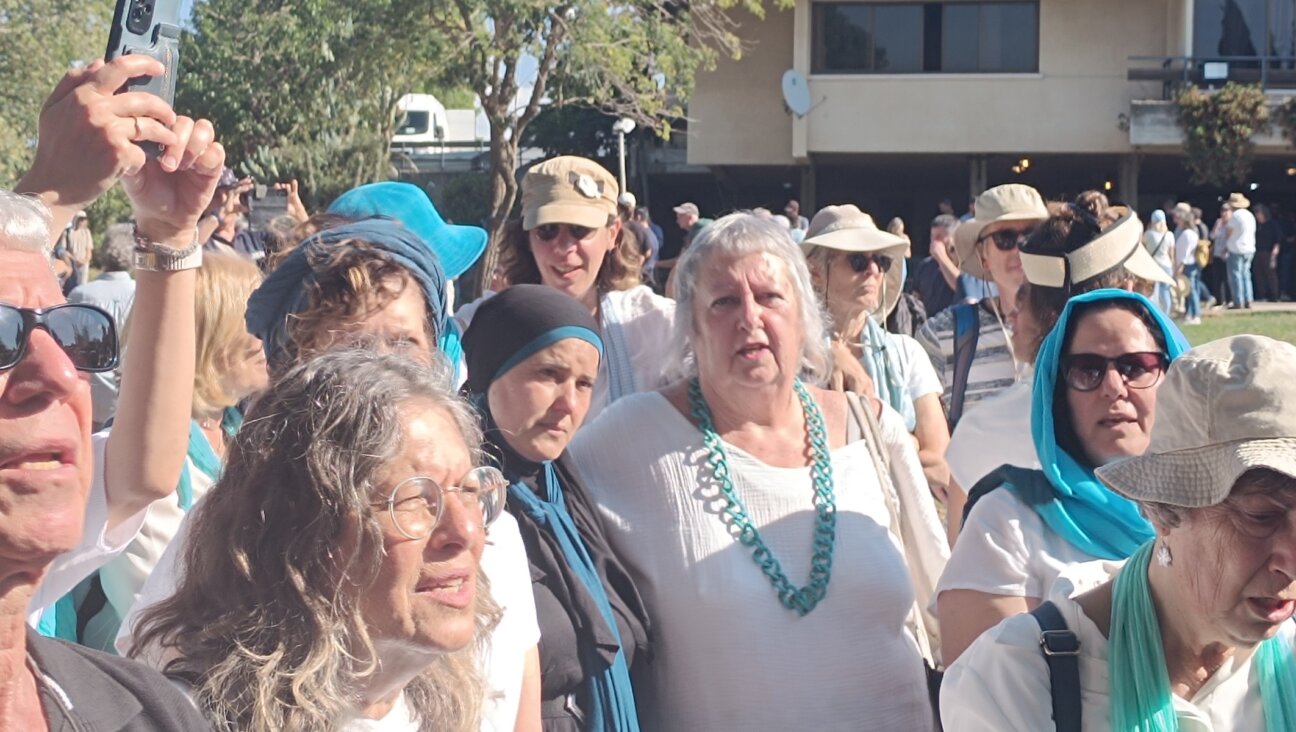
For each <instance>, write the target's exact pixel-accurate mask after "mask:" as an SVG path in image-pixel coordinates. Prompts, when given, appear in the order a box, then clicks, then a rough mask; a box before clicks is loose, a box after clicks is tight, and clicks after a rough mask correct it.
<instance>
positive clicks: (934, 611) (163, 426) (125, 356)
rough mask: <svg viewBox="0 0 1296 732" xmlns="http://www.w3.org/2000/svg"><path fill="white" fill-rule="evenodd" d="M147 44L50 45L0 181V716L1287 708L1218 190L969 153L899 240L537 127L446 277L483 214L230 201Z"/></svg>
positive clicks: (681, 720) (1115, 724)
mask: <svg viewBox="0 0 1296 732" xmlns="http://www.w3.org/2000/svg"><path fill="white" fill-rule="evenodd" d="M159 71H160V67H159V64H158V62H157V61H155V60H152V59H149V58H147V57H143V56H125V57H122V58H120V59H117V60H115V61H113V62H110V63H102V62H99V63H95V64H92V65H90V66H87V67H85V68H83V69H78V70H75V71H72V72H70V73H69V74H68V75H67V77H66V78H65V79H64V80H63V81H62V82H61V83H60V84H59V85H58V87H57V88H56V89H55V90H54V92H53V93H52V95H51V96H50V98H49V100H48V101H47V103H46V105H45V109H44V112H43V113H42V116H41V120H40V136H39V140H38V144H37V149H36V154H35V160H34V163H33V165H32V168H31V170H30V171H29V172H28V173H27V174H26V175H25V176H24V177H23V178H22V180H20V181H19V182H18V184H17V185H16V186H15V189H14V191H0V558H2V559H0V567H2V568H3V569H4V572H3V576H2V577H0V580H2V581H0V609H3V611H4V613H5V615H4V618H5V619H6V621H7V622H6V625H5V630H4V633H3V635H0V638H2V639H3V640H2V642H0V684H2V685H3V686H2V687H0V688H4V689H5V693H4V694H0V729H23V730H28V729H31V730H44V729H49V730H62V729H131V730H202V729H216V730H229V731H234V730H240V731H242V730H304V731H314V730H345V731H347V732H361V731H364V730H375V731H376V730H393V731H394V730H437V731H447V730H458V731H469V730H487V731H494V730H517V731H519V732H535V731H537V730H546V731H553V732H558V731H561V730H593V731H596V732H603V731H609V732H610V731H618V732H634V731H636V730H640V729H642V730H683V731H686V732H687V731H689V730H699V731H702V730H705V731H712V730H790V729H798V728H809V729H830V730H834V729H842V730H845V729H878V730H904V731H908V730H914V731H930V730H937V729H942V728H943V729H945V730H950V731H952V732H953V731H959V730H978V731H979V730H987V731H988V730H1021V731H1026V730H1031V731H1034V730H1045V729H1058V730H1082V729H1084V730H1107V729H1111V730H1122V731H1123V730H1172V729H1179V728H1183V729H1202V730H1208V729H1209V730H1215V731H1217V732H1225V731H1228V730H1238V731H1242V730H1261V729H1267V730H1271V731H1277V730H1292V729H1296V659H1293V646H1294V644H1296V623H1294V622H1293V620H1292V617H1293V613H1294V612H1296V386H1294V385H1293V380H1292V379H1291V376H1292V374H1293V369H1296V346H1293V345H1292V344H1288V343H1283V342H1279V341H1275V340H1272V339H1269V338H1265V337H1261V336H1252V335H1238V336H1232V337H1228V338H1224V339H1221V340H1218V341H1214V342H1212V343H1208V344H1205V345H1201V346H1199V347H1197V348H1191V347H1190V346H1189V344H1188V343H1187V341H1186V339H1185V338H1184V335H1183V333H1182V332H1181V331H1180V330H1179V326H1178V325H1177V324H1176V322H1175V320H1176V319H1180V320H1181V322H1185V323H1191V322H1194V319H1196V318H1198V317H1199V313H1200V311H1201V309H1202V308H1203V307H1204V305H1203V301H1202V296H1201V294H1199V287H1200V284H1201V283H1202V282H1203V276H1202V274H1203V270H1205V269H1208V268H1209V267H1210V266H1211V265H1212V264H1213V262H1212V261H1206V262H1202V261H1201V259H1200V256H1199V254H1200V252H1201V250H1202V242H1206V245H1205V247H1206V249H1207V250H1208V251H1207V252H1206V254H1207V255H1208V258H1210V259H1213V258H1215V257H1217V256H1218V257H1219V258H1220V259H1221V260H1222V261H1223V262H1224V268H1225V271H1226V272H1227V282H1228V293H1229V297H1232V298H1233V304H1234V305H1236V306H1237V307H1239V308H1246V307H1249V306H1250V303H1251V302H1252V301H1253V300H1254V297H1253V295H1254V294H1261V295H1262V296H1264V295H1268V296H1269V297H1278V296H1280V295H1281V294H1282V289H1281V288H1282V287H1283V285H1282V284H1281V283H1282V282H1283V279H1282V270H1281V267H1280V266H1279V263H1280V262H1282V261H1283V260H1282V256H1283V252H1286V251H1287V250H1286V249H1280V247H1283V246H1286V245H1285V244H1284V243H1283V242H1282V240H1283V238H1284V236H1283V234H1282V231H1281V229H1278V230H1277V233H1274V231H1275V230H1274V228H1273V227H1270V228H1268V229H1266V226H1268V225H1269V224H1271V223H1273V222H1274V218H1273V217H1272V216H1271V213H1270V211H1268V210H1264V209H1262V208H1261V207H1260V206H1257V207H1255V208H1256V213H1255V215H1254V216H1253V215H1252V214H1251V212H1250V211H1249V208H1250V202H1249V201H1247V200H1246V199H1245V197H1244V196H1242V195H1241V194H1234V195H1233V196H1231V197H1229V199H1228V203H1227V207H1226V210H1227V212H1228V214H1227V216H1224V215H1222V216H1221V218H1223V219H1225V222H1224V223H1223V224H1218V225H1217V229H1219V231H1217V232H1213V233H1212V232H1208V231H1199V230H1198V224H1199V220H1200V216H1199V213H1197V212H1195V211H1194V210H1193V209H1192V207H1191V206H1188V205H1187V204H1172V205H1170V206H1169V210H1168V211H1166V210H1160V211H1156V212H1153V214H1152V215H1151V216H1149V218H1148V222H1147V223H1146V225H1145V224H1144V222H1142V221H1141V220H1140V218H1139V216H1138V215H1137V214H1136V213H1135V212H1134V211H1132V210H1130V209H1128V208H1126V207H1124V206H1120V205H1116V204H1112V203H1110V202H1109V201H1108V200H1107V199H1106V197H1105V196H1103V195H1102V194H1101V193H1099V192H1094V191H1090V192H1085V193H1083V194H1081V195H1080V196H1079V197H1077V198H1076V199H1075V200H1074V201H1046V200H1045V198H1044V197H1043V196H1041V194H1040V193H1039V192H1038V191H1036V190H1034V189H1033V188H1030V187H1028V186H1024V185H1018V184H1005V185H999V186H995V187H993V188H990V189H989V190H986V191H984V192H982V193H980V194H979V195H978V196H977V197H976V198H975V200H974V201H973V204H972V207H971V210H970V211H969V215H968V216H967V217H965V218H964V220H960V219H958V218H956V217H954V216H953V214H952V211H946V212H942V213H941V214H940V215H939V216H937V217H936V218H935V219H934V220H933V221H932V225H931V234H932V244H933V246H932V253H931V256H930V257H929V258H928V259H926V260H923V261H922V262H920V263H918V264H917V265H915V266H914V267H913V270H912V272H910V270H909V267H908V266H907V264H906V260H907V259H908V258H909V257H910V255H911V253H912V252H911V250H910V241H909V238H908V236H907V235H906V233H905V229H904V225H903V222H900V221H899V220H894V221H892V222H890V223H889V224H888V225H887V226H886V227H885V228H880V227H879V226H878V225H877V223H876V222H875V220H874V218H873V217H872V216H871V215H870V214H869V213H868V212H866V211H863V210H861V209H860V208H859V207H858V206H856V205H853V204H850V203H842V204H836V205H829V206H825V207H823V208H821V209H820V210H818V211H817V212H815V213H814V215H813V216H807V215H803V214H802V212H801V210H800V206H799V204H798V202H796V201H789V202H788V204H787V205H786V206H785V208H784V209H783V211H782V213H779V214H775V213H772V212H770V211H768V210H753V211H738V212H733V213H728V214H726V215H723V216H719V217H717V218H715V219H714V220H712V219H707V218H704V217H703V216H702V215H701V214H702V212H701V211H700V210H699V207H698V206H697V205H696V204H693V203H689V202H684V203H681V204H679V205H678V206H676V207H675V213H676V216H677V220H676V224H677V225H678V227H679V228H680V229H681V232H680V233H682V234H683V235H684V241H683V243H682V245H680V246H678V247H675V246H674V245H668V244H667V242H666V237H664V236H663V232H662V231H661V227H658V226H657V225H655V224H653V223H652V221H651V218H649V217H648V216H647V213H646V211H645V210H644V209H642V208H640V207H639V206H638V205H637V201H636V200H635V198H634V197H633V196H632V195H631V194H629V193H628V192H625V191H621V190H620V189H619V187H618V185H617V181H616V179H615V178H614V177H613V176H612V175H611V174H610V173H609V172H608V171H607V170H605V169H604V168H603V167H601V166H600V165H599V164H597V163H596V162H594V161H591V160H587V159H584V158H580V157H574V156H561V157H556V158H553V159H550V160H546V161H543V162H541V163H539V164H537V165H535V166H533V167H531V168H530V169H529V170H528V171H527V172H526V173H525V175H524V177H523V178H522V181H521V202H520V211H519V213H518V215H517V217H516V218H515V219H513V220H511V221H509V222H508V223H507V225H506V227H505V232H504V235H503V238H502V240H501V242H500V250H499V253H500V264H499V267H498V268H497V270H496V272H495V273H494V275H495V277H494V280H495V281H494V284H493V286H492V287H491V288H490V290H488V291H487V292H485V293H483V295H482V296H481V297H480V298H477V299H476V300H474V301H472V302H468V303H465V304H462V305H460V306H459V307H458V308H457V309H456V308H455V307H454V303H455V302H456V297H455V296H454V289H455V288H454V284H455V280H456V279H457V278H460V277H461V276H463V275H464V274H465V273H466V272H468V271H469V270H470V269H471V267H472V266H473V265H474V264H475V263H476V262H477V261H478V260H479V259H480V258H481V257H482V255H483V253H484V252H485V250H486V248H487V235H486V232H485V231H483V230H481V229H479V228H476V227H472V226H462V225H457V224H453V223H449V222H447V221H445V220H444V218H443V217H442V216H441V215H440V213H439V212H438V211H437V210H436V207H435V205H434V204H433V202H432V201H431V200H430V199H429V198H428V196H427V195H426V193H425V192H424V191H423V190H422V189H420V188H418V187H417V186H414V185H411V184H408V183H400V182H374V183H368V184H365V185H361V186H358V187H356V188H354V189H352V190H350V191H348V192H346V193H345V194H343V195H342V196H340V197H339V198H338V199H337V200H336V201H334V202H332V203H331V205H329V206H328V208H327V210H325V211H320V212H310V211H308V210H307V209H306V207H305V206H304V205H302V204H301V201H300V197H299V196H298V191H297V188H296V185H295V184H292V183H290V184H287V186H286V187H287V189H288V190H287V193H288V198H289V210H288V213H287V214H286V215H285V216H283V217H281V218H280V219H277V220H275V221H273V222H271V223H269V224H268V225H267V226H265V227H264V228H261V229H258V228H255V227H253V228H249V227H248V226H247V225H246V221H245V218H246V216H245V214H246V213H247V212H246V211H245V210H243V204H242V203H241V201H242V198H241V195H242V194H243V193H244V192H245V191H246V190H247V189H248V187H249V185H250V182H249V181H246V180H245V181H239V180H237V179H236V178H235V176H233V174H232V173H230V172H229V170H228V168H226V167H225V155H224V150H223V148H222V147H221V145H220V143H219V142H217V141H216V139H215V132H214V130H213V129H212V126H211V125H210V123H208V122H206V121H204V120H193V119H190V118H187V117H184V116H180V115H177V114H176V113H175V112H174V111H173V110H172V109H171V108H170V107H169V106H168V105H167V104H166V103H165V102H162V101H161V100H159V99H157V98H156V97H153V96H150V95H147V94H144V93H137V92H126V93H118V92H119V90H120V89H121V87H122V85H123V84H124V82H125V81H126V80H127V79H129V78H132V77H135V76H140V75H148V74H155V73H158V72H159ZM142 142H152V143H156V144H157V145H158V146H160V149H161V152H160V154H158V155H157V156H156V157H149V156H147V155H146V154H145V152H144V150H143V148H142V147H141V146H140V145H139V143H142ZM116 185H120V186H122V187H123V189H124V190H125V193H126V195H127V196H128V197H129V199H130V202H131V205H132V212H133V213H132V219H131V221H130V222H127V223H123V224H114V225H113V226H110V227H109V228H108V230H107V233H106V234H105V236H104V238H103V242H102V244H101V246H99V247H98V248H97V251H94V250H95V247H94V245H93V240H92V238H91V237H90V234H89V233H88V229H87V228H86V227H87V225H86V224H85V223H83V222H84V217H83V216H82V215H81V214H80V213H79V212H81V211H83V210H84V209H85V207H86V206H88V205H90V204H91V203H92V202H93V201H94V200H95V199H96V198H98V197H99V196H101V195H102V194H103V193H105V192H106V191H107V190H108V189H110V188H111V187H113V186H116ZM805 213H806V214H809V213H810V212H809V211H806V212H805ZM1171 224H1173V228H1172V227H1171ZM1275 226H1276V224H1275ZM80 232H86V233H85V234H84V235H83V234H82V233H80ZM1220 232H1222V233H1220ZM1265 232H1268V233H1265ZM1266 237H1267V238H1266ZM1270 240H1272V242H1273V246H1272V247H1271V248H1270V249H1268V250H1266V249H1264V246H1262V245H1261V244H1259V243H1257V242H1258V241H1265V242H1268V241H1270ZM87 252H90V253H87ZM1257 252H1260V253H1259V254H1256V253H1257ZM91 253H93V254H94V257H93V259H92V257H91ZM1264 256H1268V257H1270V259H1271V262H1270V263H1269V264H1268V265H1259V266H1258V265H1256V264H1255V263H1254V262H1255V260H1256V259H1258V258H1261V257H1264ZM65 258H70V262H71V263H70V264H69V263H68V262H67V261H64V260H65ZM92 261H93V262H96V263H97V264H98V266H99V267H100V268H101V270H102V274H101V275H99V277H98V278H97V279H95V280H89V271H88V269H82V270H78V267H79V266H82V265H84V266H85V267H88V266H89V264H90V263H91V262H92ZM60 262H61V263H63V264H64V265H65V266H64V267H62V268H60V267H59V266H58V264H59V263H60ZM1253 271H1254V272H1255V274H1256V283H1257V284H1256V285H1255V286H1254V287H1253V284H1252V273H1253ZM910 275H912V276H910ZM61 279H62V280H63V281H60V280H61ZM68 279H72V280H74V281H73V284H72V287H71V288H69V291H70V294H67V295H66V296H65V289H64V288H65V287H66V286H67V280H68ZM907 281H909V282H908V284H907ZM1266 288H1267V289H1266ZM1257 290H1258V292H1257ZM1215 294H1216V295H1221V296H1222V294H1223V293H1220V292H1218V291H1217V292H1216V293H1215ZM1220 299H1221V300H1222V299H1223V298H1222V297H1220Z"/></svg>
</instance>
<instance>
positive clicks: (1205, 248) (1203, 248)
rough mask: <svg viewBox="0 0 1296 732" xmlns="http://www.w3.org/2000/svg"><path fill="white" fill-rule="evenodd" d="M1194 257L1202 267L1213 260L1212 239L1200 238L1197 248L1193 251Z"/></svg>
mask: <svg viewBox="0 0 1296 732" xmlns="http://www.w3.org/2000/svg"><path fill="white" fill-rule="evenodd" d="M1193 259H1195V260H1196V261H1197V266H1198V267H1201V268H1202V269H1205V268H1206V265H1208V264H1210V261H1211V241H1210V239H1198V240H1197V249H1196V250H1194V251H1193Z"/></svg>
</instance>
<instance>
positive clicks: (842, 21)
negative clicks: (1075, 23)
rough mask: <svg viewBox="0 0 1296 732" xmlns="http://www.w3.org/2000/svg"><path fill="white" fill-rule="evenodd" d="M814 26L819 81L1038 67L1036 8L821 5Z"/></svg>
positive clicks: (1024, 4)
mask: <svg viewBox="0 0 1296 732" xmlns="http://www.w3.org/2000/svg"><path fill="white" fill-rule="evenodd" d="M1293 1H1294V2H1296V0H1293ZM812 24H813V33H814V46H813V63H812V67H813V71H814V72H815V73H817V74H860V73H864V74H870V73H872V74H902V73H945V74H977V73H982V74H984V73H1021V72H1033V71H1036V70H1038V68H1039V3H1038V2H982V3H977V2H951V3H838V2H819V3H815V4H814V6H813V16H812Z"/></svg>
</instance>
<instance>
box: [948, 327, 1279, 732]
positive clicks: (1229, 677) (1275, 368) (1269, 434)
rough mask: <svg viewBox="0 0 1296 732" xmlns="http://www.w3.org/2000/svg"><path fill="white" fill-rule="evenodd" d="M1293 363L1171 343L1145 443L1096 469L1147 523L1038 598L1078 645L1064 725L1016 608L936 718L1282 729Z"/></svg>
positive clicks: (1245, 338) (974, 723)
mask: <svg viewBox="0 0 1296 732" xmlns="http://www.w3.org/2000/svg"><path fill="white" fill-rule="evenodd" d="M1293 364H1296V346H1293V345H1292V344H1289V343H1282V342H1279V341H1274V340H1271V339H1269V338H1264V337H1260V336H1250V335H1242V336H1233V337H1230V338H1225V339H1222V340H1218V341H1214V342H1212V343H1208V344H1206V345H1204V346H1200V347H1198V348H1196V349H1193V350H1192V351H1189V352H1188V353H1186V354H1184V355H1183V356H1182V357H1181V358H1180V359H1178V360H1177V361H1176V362H1175V363H1174V365H1173V366H1172V367H1171V368H1170V369H1169V371H1168V373H1167V375H1166V377H1165V380H1164V383H1163V385H1162V386H1161V388H1160V394H1159V395H1158V406H1157V420H1156V425H1155V427H1154V428H1153V430H1152V438H1151V443H1150V445H1149V446H1148V448H1147V450H1146V451H1145V452H1144V453H1143V454H1142V455H1141V456H1136V457H1130V458H1127V459H1124V460H1120V461H1116V462H1113V463H1111V464H1108V465H1104V466H1102V467H1100V468H1098V469H1097V471H1096V473H1097V477H1098V478H1099V480H1101V481H1102V483H1104V484H1105V485H1106V486H1108V487H1110V489H1111V490H1113V491H1115V492H1116V493H1117V494H1119V495H1120V496H1121V497H1122V499H1123V500H1130V501H1133V502H1135V503H1136V505H1137V507H1138V508H1139V509H1140V511H1141V512H1142V513H1143V514H1144V515H1146V516H1147V517H1148V518H1149V519H1150V521H1151V524H1152V526H1153V527H1154V528H1153V531H1154V534H1153V535H1150V536H1149V537H1148V538H1147V539H1146V540H1145V541H1143V542H1142V543H1141V544H1140V545H1139V546H1138V547H1137V549H1136V550H1135V551H1134V553H1133V555H1132V556H1131V557H1130V558H1129V560H1128V561H1127V562H1125V564H1124V566H1123V567H1121V568H1119V569H1117V568H1116V567H1115V566H1114V565H1112V564H1109V563H1093V564H1091V565H1085V566H1084V567H1078V568H1075V569H1074V570H1073V571H1071V572H1068V579H1069V580H1071V582H1070V585H1071V588H1073V589H1075V590H1079V591H1078V592H1069V593H1062V592H1055V593H1054V594H1053V595H1052V596H1051V597H1050V598H1049V599H1050V600H1051V601H1052V602H1053V603H1054V604H1055V605H1056V606H1057V608H1058V610H1059V611H1060V614H1061V616H1062V618H1063V619H1064V620H1065V622H1066V624H1067V627H1068V628H1069V629H1070V630H1071V631H1072V632H1074V633H1075V635H1076V638H1077V640H1078V642H1079V653H1078V656H1077V659H1078V671H1079V680H1078V686H1079V689H1078V691H1079V692H1080V708H1079V714H1078V716H1079V717H1080V719H1078V720H1077V719H1073V717H1074V716H1076V715H1074V714H1073V715H1068V716H1067V717H1066V718H1065V719H1056V720H1055V719H1054V718H1053V709H1052V703H1051V693H1052V692H1053V691H1055V690H1057V689H1058V688H1059V685H1058V679H1057V678H1056V677H1052V678H1051V677H1050V673H1049V670H1048V665H1047V663H1046V661H1045V659H1044V655H1043V654H1042V653H1041V650H1040V638H1041V631H1040V628H1039V625H1038V623H1037V622H1036V620H1035V618H1033V617H1031V616H1028V615H1020V616H1017V617H1014V618H1011V619H1009V620H1007V621H1005V622H1003V623H1002V624H1001V625H999V626H998V627H997V628H994V629H993V630H991V631H990V632H988V633H986V634H985V635H984V636H982V638H981V639H980V640H978V641H977V642H976V643H975V644H974V645H973V646H972V647H971V648H970V649H969V650H968V651H967V653H966V654H965V655H964V657H963V658H962V659H960V660H959V662H958V663H957V664H955V665H954V667H953V668H951V669H950V672H949V674H948V675H947V676H946V681H945V693H944V697H943V702H945V703H947V704H948V705H949V708H950V709H951V710H953V709H957V710H958V714H957V715H954V714H951V715H950V716H948V717H947V718H946V729H947V730H950V731H951V732H961V731H963V730H996V732H998V731H999V730H1031V731H1032V732H1034V731H1035V730H1049V729H1055V728H1056V729H1066V728H1068V727H1066V725H1068V724H1073V723H1074V724H1076V726H1075V727H1072V728H1074V729H1084V730H1119V731H1121V732H1126V731H1130V730H1132V731H1134V732H1172V731H1174V730H1184V731H1185V732H1187V731H1189V730H1211V731H1212V732H1234V731H1236V732H1242V731H1243V730H1245V731H1246V732H1277V731H1278V730H1292V729H1296V661H1294V660H1293V658H1292V652H1293V639H1294V638H1296V626H1294V625H1293V622H1292V614H1293V611H1294V610H1296V382H1294V381H1293V379H1292V376H1293ZM1113 575H1114V576H1113ZM1061 584H1062V583H1059V585H1061ZM1090 587H1092V589H1088V588H1090ZM1086 589H1087V590H1088V591H1084V590H1086ZM1068 595H1070V597H1068ZM1075 686H1076V684H1074V683H1073V684H1069V685H1063V686H1062V687H1061V688H1062V690H1063V691H1076V689H1075Z"/></svg>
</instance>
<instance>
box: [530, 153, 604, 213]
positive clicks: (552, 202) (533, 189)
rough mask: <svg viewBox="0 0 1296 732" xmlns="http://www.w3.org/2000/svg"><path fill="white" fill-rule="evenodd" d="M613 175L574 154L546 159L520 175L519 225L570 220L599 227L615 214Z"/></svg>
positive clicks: (591, 161)
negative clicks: (520, 218)
mask: <svg viewBox="0 0 1296 732" xmlns="http://www.w3.org/2000/svg"><path fill="white" fill-rule="evenodd" d="M619 194H620V190H619V187H618V186H617V182H616V178H613V177H612V174H611V173H609V172H608V171H607V169H606V168H604V167H603V166H602V165H599V164H598V163H596V162H594V161H593V160H589V159H588V158H581V157H577V156H575V155H563V156H561V157H556V158H552V159H550V160H546V161H544V162H543V163H540V164H539V165H537V166H535V167H534V168H532V169H531V170H529V171H527V174H526V176H525V177H523V178H522V228H523V229H524V230H526V231H530V230H532V229H534V228H536V227H537V226H544V225H545V224H574V225H576V226H588V227H590V228H591V229H601V228H603V227H605V226H607V225H608V224H610V223H611V222H612V219H613V218H615V217H616V215H617V196H618V195H619Z"/></svg>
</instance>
